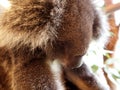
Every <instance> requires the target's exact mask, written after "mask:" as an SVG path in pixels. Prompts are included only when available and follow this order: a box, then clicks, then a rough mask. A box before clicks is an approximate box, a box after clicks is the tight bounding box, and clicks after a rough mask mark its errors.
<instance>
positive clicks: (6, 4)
mask: <svg viewBox="0 0 120 90" xmlns="http://www.w3.org/2000/svg"><path fill="white" fill-rule="evenodd" d="M0 5H1V6H3V7H5V8H8V7H10V3H9V1H8V0H0Z"/></svg>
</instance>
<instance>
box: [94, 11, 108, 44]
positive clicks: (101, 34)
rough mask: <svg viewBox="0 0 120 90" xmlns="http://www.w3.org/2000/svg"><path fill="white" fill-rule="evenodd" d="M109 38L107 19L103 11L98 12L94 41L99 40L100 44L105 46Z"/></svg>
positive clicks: (96, 14) (95, 20) (95, 19)
mask: <svg viewBox="0 0 120 90" xmlns="http://www.w3.org/2000/svg"><path fill="white" fill-rule="evenodd" d="M109 36H110V33H109V24H108V21H107V17H106V15H105V14H104V13H103V12H102V11H101V10H96V11H95V18H94V24H93V40H98V41H99V43H102V44H105V43H106V42H107V41H108V37H109Z"/></svg>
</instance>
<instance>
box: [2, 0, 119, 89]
mask: <svg viewBox="0 0 120 90" xmlns="http://www.w3.org/2000/svg"><path fill="white" fill-rule="evenodd" d="M93 2H94V3H95V4H96V6H97V7H98V8H101V9H102V10H103V11H104V12H105V15H106V16H107V18H108V19H107V20H108V22H109V25H110V39H109V40H108V43H107V44H106V46H105V48H103V47H101V46H102V45H100V44H99V43H92V44H91V45H90V48H89V50H88V53H87V54H86V56H85V57H84V58H83V59H84V60H85V63H86V64H87V65H88V66H89V67H90V69H91V71H92V72H93V73H95V74H96V75H97V76H98V77H99V78H100V79H101V81H102V82H103V83H107V84H108V85H109V86H110V87H111V90H120V32H119V31H120V0H93ZM9 7H10V3H9V2H8V1H7V0H0V14H1V13H2V12H4V11H5V9H9Z"/></svg>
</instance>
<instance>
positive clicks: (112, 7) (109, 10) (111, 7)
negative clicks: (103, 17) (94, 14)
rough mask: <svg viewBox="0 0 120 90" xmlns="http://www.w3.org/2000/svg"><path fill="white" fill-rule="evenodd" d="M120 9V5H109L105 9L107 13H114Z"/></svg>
mask: <svg viewBox="0 0 120 90" xmlns="http://www.w3.org/2000/svg"><path fill="white" fill-rule="evenodd" d="M119 9H120V3H117V4H112V5H109V6H107V7H106V8H105V12H106V13H112V12H114V11H116V10H119Z"/></svg>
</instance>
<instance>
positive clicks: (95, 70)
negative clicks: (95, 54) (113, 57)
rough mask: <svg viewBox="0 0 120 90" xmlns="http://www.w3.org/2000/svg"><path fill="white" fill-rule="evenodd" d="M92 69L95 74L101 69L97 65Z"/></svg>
mask: <svg viewBox="0 0 120 90" xmlns="http://www.w3.org/2000/svg"><path fill="white" fill-rule="evenodd" d="M91 68H92V71H93V72H94V73H95V72H97V70H98V68H99V67H98V66H97V65H93V66H92V67H91Z"/></svg>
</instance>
